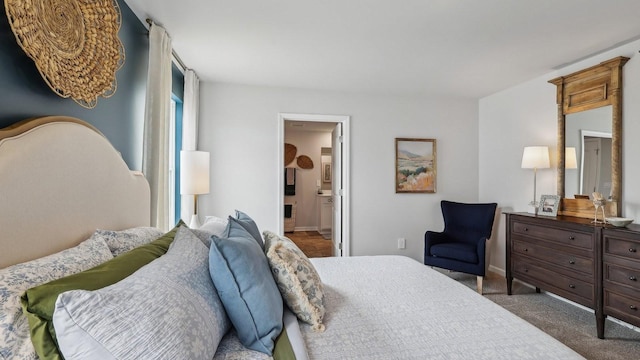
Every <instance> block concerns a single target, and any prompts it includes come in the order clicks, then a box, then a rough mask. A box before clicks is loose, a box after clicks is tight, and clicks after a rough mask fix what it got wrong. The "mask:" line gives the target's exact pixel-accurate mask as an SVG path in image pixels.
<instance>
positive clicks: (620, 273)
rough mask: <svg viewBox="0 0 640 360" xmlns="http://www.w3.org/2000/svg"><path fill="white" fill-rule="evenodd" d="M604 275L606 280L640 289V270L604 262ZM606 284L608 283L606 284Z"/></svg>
mask: <svg viewBox="0 0 640 360" xmlns="http://www.w3.org/2000/svg"><path fill="white" fill-rule="evenodd" d="M602 276H603V277H604V280H605V281H609V282H612V283H614V284H617V285H622V286H625V287H628V288H631V289H635V290H640V270H638V269H630V268H627V267H623V266H620V265H616V264H611V263H604V269H603V273H602ZM605 286H606V285H605Z"/></svg>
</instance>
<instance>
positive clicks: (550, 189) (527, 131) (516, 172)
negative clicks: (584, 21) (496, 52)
mask: <svg viewBox="0 0 640 360" xmlns="http://www.w3.org/2000/svg"><path fill="white" fill-rule="evenodd" d="M639 48H640V41H635V42H633V43H630V44H627V45H624V46H621V47H618V48H616V49H613V50H610V51H607V52H606V53H603V54H599V55H597V56H594V57H592V58H589V59H586V60H583V61H580V62H578V63H575V64H573V65H571V66H568V67H566V68H563V69H560V70H558V71H554V72H550V73H548V74H546V75H543V76H541V77H538V78H535V79H532V80H530V81H528V82H525V83H523V84H520V85H518V86H514V87H512V88H509V89H506V90H503V91H501V92H499V93H496V94H494V95H491V96H488V97H485V98H483V99H480V103H479V144H480V147H479V164H480V170H479V200H480V201H497V202H498V204H499V205H500V206H501V207H502V210H503V211H527V203H528V202H529V201H531V198H532V193H533V173H532V171H531V170H525V169H521V168H520V161H521V158H522V150H523V148H524V146H527V145H548V146H549V149H550V152H551V157H552V164H551V167H552V169H547V170H540V171H539V172H538V197H539V195H540V194H555V193H556V172H557V166H556V160H555V158H556V134H557V113H556V99H555V93H556V86H555V85H553V84H549V83H548V82H547V81H548V80H551V79H553V78H555V77H558V76H563V75H567V74H570V73H572V72H575V71H578V70H581V69H583V68H586V67H589V66H593V65H596V64H598V63H600V62H602V61H605V60H609V59H611V58H614V57H616V56H627V57H631V60H629V62H628V63H627V64H626V65H625V66H624V68H623V74H624V79H623V86H624V88H623V93H624V95H623V96H624V101H623V125H622V126H623V134H624V135H623V151H622V153H623V165H622V168H623V178H622V182H623V183H622V192H623V194H622V200H623V207H622V209H623V215H624V216H627V217H632V218H635V219H639V222H640V186H638V184H639V183H640V167H638V166H636V164H635V163H636V162H637V161H636V160H635V156H637V155H638V154H640V142H638V141H636V139H637V138H638V135H639V134H640V121H638V119H639V118H640V101H638V99H640V57H639V56H638V49H639ZM498 225H499V228H498V229H499V230H500V231H499V237H498V242H497V244H496V245H497V246H495V247H494V252H493V253H492V261H491V262H492V265H493V266H495V267H497V268H499V269H502V270H504V267H505V225H504V215H502V216H501V218H500V223H499V224H498Z"/></svg>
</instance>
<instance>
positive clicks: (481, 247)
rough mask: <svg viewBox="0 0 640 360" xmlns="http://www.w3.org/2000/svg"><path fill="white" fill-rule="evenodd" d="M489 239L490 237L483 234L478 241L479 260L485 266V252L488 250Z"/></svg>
mask: <svg viewBox="0 0 640 360" xmlns="http://www.w3.org/2000/svg"><path fill="white" fill-rule="evenodd" d="M487 240H489V239H487V237H486V236H483V237H481V238H480V240H479V241H478V247H477V251H478V261H479V262H480V264H482V266H484V259H485V252H486V248H487Z"/></svg>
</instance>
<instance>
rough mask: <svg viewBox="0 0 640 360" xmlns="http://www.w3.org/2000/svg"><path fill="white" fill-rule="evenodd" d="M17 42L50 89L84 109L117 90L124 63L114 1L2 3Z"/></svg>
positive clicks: (8, 0) (7, 0)
mask: <svg viewBox="0 0 640 360" xmlns="http://www.w3.org/2000/svg"><path fill="white" fill-rule="evenodd" d="M4 5H5V10H6V12H7V18H8V19H9V24H10V25H11V29H12V30H13V33H14V34H15V36H16V39H17V41H18V44H19V45H20V47H22V49H23V50H24V51H25V53H26V54H27V55H28V56H29V57H30V58H31V59H33V61H34V62H35V64H36V67H37V68H38V71H40V74H41V75H42V77H43V78H44V80H45V82H46V83H47V85H49V87H50V88H51V89H52V90H53V91H54V92H55V93H56V94H58V95H60V96H62V97H64V98H68V97H70V98H72V99H73V100H74V101H75V102H77V103H78V104H80V105H81V106H84V107H86V108H89V109H90V108H93V107H95V106H96V104H97V103H98V96H103V97H105V98H107V97H110V96H111V95H113V94H114V93H115V92H116V88H117V82H116V71H118V70H119V69H120V68H121V67H122V65H123V64H124V46H123V45H122V42H120V39H119V38H118V31H119V30H120V24H121V17H120V8H119V7H118V3H117V2H116V0H84V1H83V0H4Z"/></svg>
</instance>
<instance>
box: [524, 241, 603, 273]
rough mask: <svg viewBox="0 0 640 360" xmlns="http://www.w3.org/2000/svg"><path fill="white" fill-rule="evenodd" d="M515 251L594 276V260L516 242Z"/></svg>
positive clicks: (532, 244)
mask: <svg viewBox="0 0 640 360" xmlns="http://www.w3.org/2000/svg"><path fill="white" fill-rule="evenodd" d="M513 251H514V252H515V253H518V254H522V255H525V256H530V257H532V258H536V259H539V260H543V261H546V262H549V263H552V264H554V265H558V266H561V267H564V268H567V269H569V270H573V271H579V272H582V273H584V274H587V275H591V276H593V259H589V258H584V257H581V256H576V255H573V254H571V253H568V252H564V251H558V250H556V249H551V248H548V247H545V246H541V245H539V244H536V243H533V242H526V241H517V240H516V241H514V242H513Z"/></svg>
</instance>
